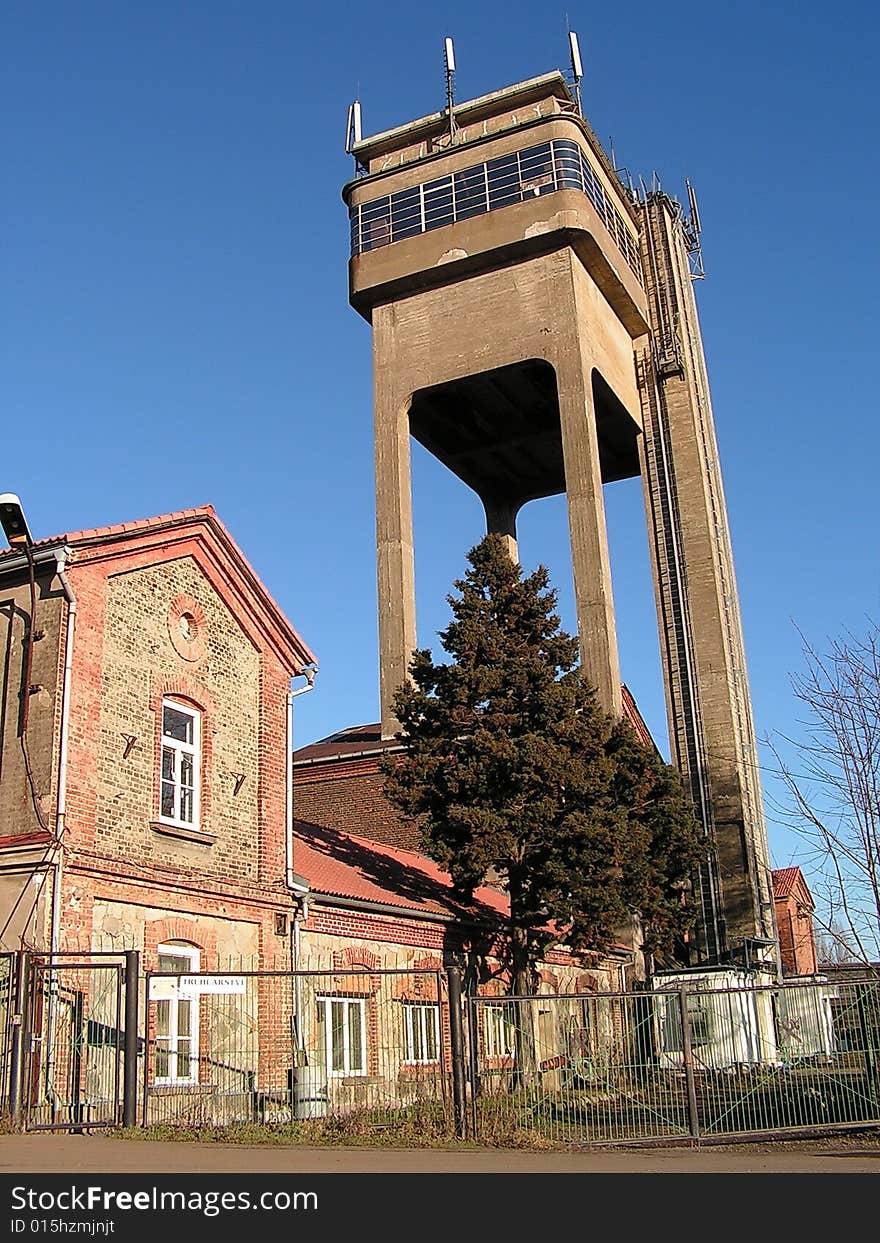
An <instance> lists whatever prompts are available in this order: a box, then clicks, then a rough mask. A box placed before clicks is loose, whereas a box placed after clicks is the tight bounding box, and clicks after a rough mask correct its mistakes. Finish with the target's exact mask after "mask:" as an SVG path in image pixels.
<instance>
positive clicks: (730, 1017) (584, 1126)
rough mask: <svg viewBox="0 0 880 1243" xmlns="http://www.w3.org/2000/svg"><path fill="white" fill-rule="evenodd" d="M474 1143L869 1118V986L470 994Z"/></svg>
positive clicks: (879, 1118)
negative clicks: (524, 995)
mask: <svg viewBox="0 0 880 1243" xmlns="http://www.w3.org/2000/svg"><path fill="white" fill-rule="evenodd" d="M467 1013H468V1033H469V1051H470V1081H471V1111H470V1122H471V1131H472V1134H473V1135H474V1137H475V1138H476V1139H478V1140H483V1141H493V1142H496V1143H510V1142H519V1141H521V1140H522V1139H523V1138H524V1137H525V1138H527V1137H528V1136H532V1137H540V1138H541V1139H549V1140H552V1141H555V1142H562V1143H575V1144H579V1145H580V1144H601V1143H631V1142H656V1141H658V1140H664V1141H667V1142H670V1141H672V1142H674V1141H675V1140H682V1139H688V1140H693V1141H711V1140H719V1139H726V1138H731V1137H735V1136H746V1135H748V1136H777V1135H780V1136H781V1135H788V1134H791V1135H797V1134H803V1133H805V1132H809V1133H816V1132H824V1131H830V1130H834V1129H843V1128H846V1127H859V1126H865V1125H871V1126H877V1125H878V1124H880V981H878V980H864V981H857V982H852V983H849V982H847V983H834V982H831V981H828V980H824V979H821V978H819V979H813V980H808V981H787V982H784V983H782V984H775V985H772V986H764V987H743V988H726V987H716V988H707V987H706V986H705V984H703V985H702V986H694V987H681V986H680V985H676V986H675V987H670V988H668V989H657V990H655V991H651V992H649V991H643V992H638V993H628V994H627V993H616V994H602V993H593V994H583V995H581V994H572V995H570V996H566V995H558V994H557V995H550V996H533V997H496V998H489V997H470V998H468V1007H467Z"/></svg>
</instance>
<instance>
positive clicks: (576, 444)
mask: <svg viewBox="0 0 880 1243" xmlns="http://www.w3.org/2000/svg"><path fill="white" fill-rule="evenodd" d="M580 345H581V348H580V349H575V350H574V351H571V352H570V353H569V354H568V355H567V356H566V358H565V359H560V360H559V361H558V362H557V366H556V377H557V384H558V392H559V421H560V426H561V431H562V452H563V457H564V461H565V489H566V500H567V502H568V526H569V533H570V537H571V561H572V570H573V574H574V597H575V608H576V610H577V622H578V634H579V635H580V643H581V664H582V666H583V670H584V673H585V675H586V676H587V678H588V680H589V681H590V682H592V684H593V685H594V686H595V687H596V690H597V691H598V694H599V703H600V704H601V705H602V707H603V708H604V709H605V711H606V712H610V713H612V715H614V716H620V714H621V712H622V711H623V705H622V701H621V689H620V658H619V655H618V651H617V626H616V624H615V620H614V600H613V595H612V590H611V558H610V555H609V552H608V532H607V528H606V524H605V503H604V500H603V497H602V471H601V466H600V460H599V439H598V433H597V428H596V407H595V401H594V397H593V387H592V382H591V370H592V369H591V366H590V359H589V356H588V354H587V352H586V351H585V350H584V349H583V348H582V347H583V342H582V341H581V342H580Z"/></svg>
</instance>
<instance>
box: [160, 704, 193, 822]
mask: <svg viewBox="0 0 880 1243" xmlns="http://www.w3.org/2000/svg"><path fill="white" fill-rule="evenodd" d="M201 747H202V717H201V713H200V712H197V711H196V710H195V709H194V708H188V707H187V706H186V704H182V703H177V702H176V701H175V700H172V699H163V700H162V759H161V763H160V772H159V819H160V820H161V821H163V823H165V824H176V825H180V826H181V827H183V828H187V829H197V828H198V827H199V783H200V769H201Z"/></svg>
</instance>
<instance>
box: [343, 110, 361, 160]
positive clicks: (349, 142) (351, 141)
mask: <svg viewBox="0 0 880 1243" xmlns="http://www.w3.org/2000/svg"><path fill="white" fill-rule="evenodd" d="M360 140H361V104H360V100H359V99H356V100H355V101H354V103H352V104H349V106H348V120H347V121H346V123H345V149H346V151H347V152H348V154H349V155H351V153H352V151H353V150H354V146H355V144H356V143H359V142H360Z"/></svg>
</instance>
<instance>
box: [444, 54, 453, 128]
mask: <svg viewBox="0 0 880 1243" xmlns="http://www.w3.org/2000/svg"><path fill="white" fill-rule="evenodd" d="M443 54H444V56H445V57H446V110H447V112H448V113H449V141H450V143H452V142H455V112H454V106H455V92H454V85H455V47H454V46H453V43H452V40H451V39H450V38H447V39H446V40H445V41H444V44H443Z"/></svg>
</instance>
